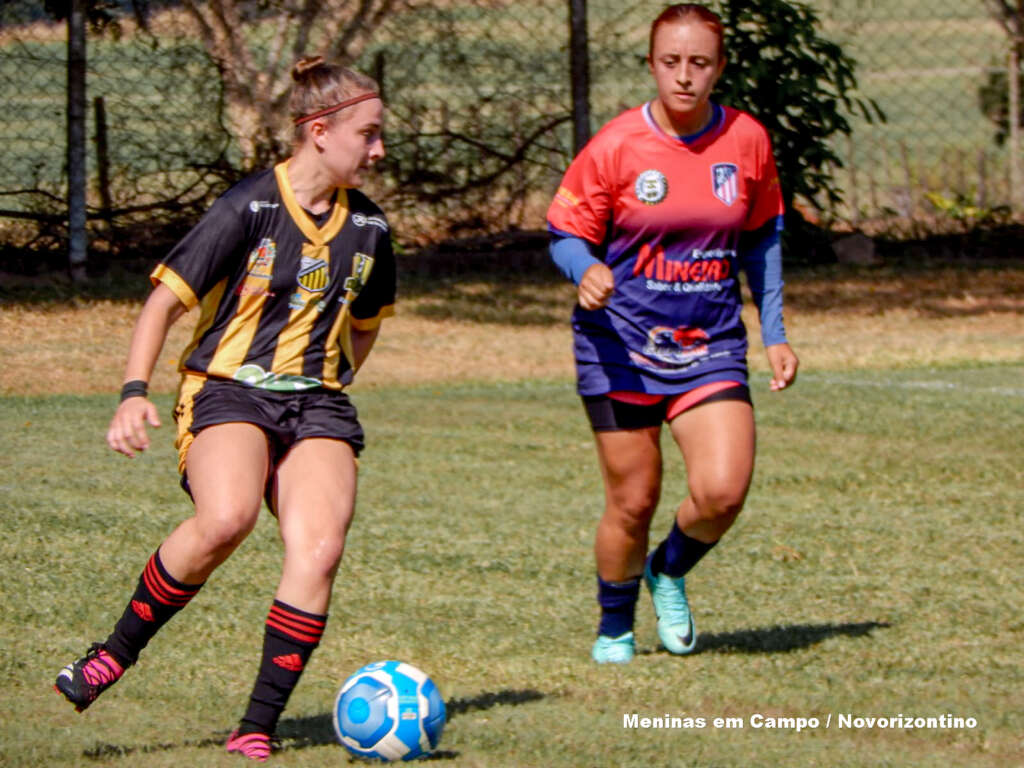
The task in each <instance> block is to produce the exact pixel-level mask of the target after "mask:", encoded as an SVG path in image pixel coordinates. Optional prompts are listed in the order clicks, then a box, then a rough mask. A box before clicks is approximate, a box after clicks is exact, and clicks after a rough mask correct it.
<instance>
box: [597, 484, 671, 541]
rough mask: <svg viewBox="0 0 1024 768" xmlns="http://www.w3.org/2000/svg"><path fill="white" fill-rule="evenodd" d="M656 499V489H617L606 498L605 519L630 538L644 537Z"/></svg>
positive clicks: (657, 494)
mask: <svg viewBox="0 0 1024 768" xmlns="http://www.w3.org/2000/svg"><path fill="white" fill-rule="evenodd" d="M658 498H659V493H658V489H657V488H632V489H619V490H618V491H616V492H614V493H611V494H609V496H608V500H607V508H606V510H605V519H606V521H607V522H610V523H611V524H612V525H614V526H615V527H616V528H618V529H619V530H621V531H622V532H623V533H625V534H626V535H627V536H629V537H630V538H637V537H643V536H646V535H647V531H648V529H649V528H650V524H651V518H652V517H653V516H654V511H655V509H657V507H658Z"/></svg>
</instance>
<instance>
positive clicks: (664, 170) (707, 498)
mask: <svg viewBox="0 0 1024 768" xmlns="http://www.w3.org/2000/svg"><path fill="white" fill-rule="evenodd" d="M648 65H649V68H650V71H651V74H652V75H653V77H654V82H655V84H656V86H657V92H658V93H657V97H656V98H655V99H653V100H652V101H650V102H648V103H646V104H644V105H643V106H640V107H636V108H634V109H631V110H629V111H627V112H625V113H623V114H621V115H619V116H618V117H616V118H615V119H613V120H612V121H611V122H610V123H608V124H607V125H606V126H605V127H604V128H603V129H602V130H601V131H600V132H598V133H597V135H595V136H594V138H593V139H592V140H591V141H590V142H589V143H588V144H587V146H586V147H585V148H584V149H583V150H582V151H581V152H580V154H579V156H577V157H576V159H575V160H574V161H573V162H572V164H571V165H570V167H569V169H568V171H566V174H565V177H564V178H563V180H562V184H561V186H560V187H559V189H558V192H557V194H556V195H555V198H554V201H553V202H552V204H551V207H550V209H549V211H548V225H549V228H550V230H551V233H552V244H551V252H552V257H553V259H554V261H555V263H556V264H557V265H558V266H559V268H560V269H561V270H562V271H563V272H564V273H565V275H566V276H567V277H569V278H570V279H572V280H573V281H574V282H575V283H576V284H577V285H578V290H577V296H578V302H579V303H578V306H577V307H576V309H575V311H574V314H573V335H574V341H575V356H576V368H577V375H578V390H579V393H580V395H581V396H582V398H583V404H584V407H585V410H586V412H587V415H588V416H589V419H590V423H591V426H592V428H593V430H594V437H595V440H596V442H597V452H598V459H599V462H600V466H601V474H602V476H603V478H604V485H605V511H604V514H603V516H602V518H601V521H600V523H599V525H598V529H597V536H596V540H595V545H594V552H595V555H596V560H597V575H598V603H599V604H600V606H601V619H600V625H599V628H598V637H597V640H596V642H595V643H594V646H593V650H592V656H593V658H594V659H595V660H596V661H597V662H599V663H603V662H619V663H622V662H628V661H630V660H631V659H632V658H633V655H634V653H635V641H634V638H633V617H634V612H635V606H636V601H637V598H638V595H639V590H640V578H641V575H642V576H643V579H644V582H645V584H646V586H647V588H648V589H649V590H650V593H651V597H652V599H653V602H654V608H655V613H656V614H657V617H658V636H659V638H660V639H661V642H662V644H663V645H664V647H665V648H666V649H667V650H668V651H670V652H671V653H677V654H684V653H689V652H691V651H693V649H694V648H695V647H696V641H697V633H696V630H695V629H694V625H693V619H692V617H691V615H690V609H689V605H688V603H687V600H686V592H685V586H684V578H683V577H684V575H685V574H686V573H687V572H688V571H689V570H690V569H691V568H693V566H694V565H696V563H697V561H698V560H700V558H701V557H703V556H704V555H705V554H706V553H707V552H708V550H710V549H711V548H712V547H713V546H714V545H715V544H716V543H717V542H718V540H719V539H720V538H721V537H722V535H723V534H724V533H725V532H726V531H727V530H728V528H729V526H730V525H732V523H733V521H734V520H735V519H736V516H737V515H738V514H739V512H740V509H741V508H742V506H743V501H744V498H745V497H746V493H747V488H748V486H749V484H750V479H751V475H752V472H753V466H754V418H753V410H752V406H751V401H750V394H749V390H748V388H747V366H746V351H747V341H746V331H745V329H744V327H743V323H742V322H741V320H740V309H741V301H742V300H741V296H740V282H739V274H738V268H739V267H741V266H742V267H743V269H744V270H745V271H746V273H747V277H748V281H749V283H750V288H751V292H752V294H753V297H754V301H755V303H756V304H757V307H758V309H759V311H760V319H761V334H762V338H763V340H764V344H765V347H766V349H767V353H768V361H769V363H770V365H771V369H772V379H771V389H772V390H781V389H783V388H785V387H787V386H788V385H790V384H791V383H792V382H793V381H794V378H795V376H796V370H797V365H798V362H797V358H796V355H795V354H794V353H793V351H792V350H791V349H790V347H789V345H788V344H787V343H786V335H785V330H784V328H783V324H782V275H781V253H780V248H779V234H780V229H781V222H782V213H783V208H782V198H781V195H780V193H779V181H778V177H777V174H776V170H775V163H774V161H773V159H772V151H771V146H770V143H769V139H768V135H767V133H766V131H765V129H764V128H763V127H762V126H761V125H760V124H759V123H758V122H757V121H756V120H754V118H752V117H751V116H750V115H748V114H745V113H743V112H740V111H738V110H735V109H731V108H729V107H724V106H721V105H719V104H716V103H715V102H713V101H711V99H710V96H711V91H712V88H713V87H714V85H715V82H716V81H717V80H718V78H719V76H720V75H721V74H722V70H723V68H724V67H725V51H724V50H723V40H722V22H721V20H720V18H719V17H718V16H717V15H715V14H714V13H712V12H711V11H709V10H708V9H707V8H705V7H704V6H702V5H699V4H695V3H684V4H677V5H672V6H669V7H668V8H666V9H665V10H664V11H663V12H662V13H661V14H660V15H659V16H658V17H657V18H656V19H655V20H654V23H653V24H652V26H651V33H650V48H649V52H648ZM662 422H667V423H668V425H669V429H670V431H671V433H672V437H673V438H674V440H675V442H676V444H677V445H678V446H679V448H680V450H681V451H682V455H683V458H684V460H685V462H686V469H687V479H688V483H689V495H688V496H687V497H686V499H685V500H684V501H683V503H682V504H681V505H680V506H679V509H678V511H677V512H676V516H675V521H674V523H673V526H672V529H671V530H670V531H669V534H668V537H667V538H666V539H665V540H664V541H662V542H661V543H660V544H659V545H658V547H657V548H656V549H655V550H654V551H653V552H652V553H651V554H650V556H648V555H647V542H648V533H649V529H650V522H651V518H652V516H653V515H654V511H655V508H656V507H657V504H658V500H659V496H660V492H661V480H662V463H661V450H660V447H659V439H660V434H661V424H662Z"/></svg>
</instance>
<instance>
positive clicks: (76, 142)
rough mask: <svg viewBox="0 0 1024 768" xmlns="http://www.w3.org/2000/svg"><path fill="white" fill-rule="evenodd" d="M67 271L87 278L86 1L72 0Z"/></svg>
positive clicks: (74, 277) (78, 279)
mask: <svg viewBox="0 0 1024 768" xmlns="http://www.w3.org/2000/svg"><path fill="white" fill-rule="evenodd" d="M67 88H68V108H67V120H68V134H67V141H68V146H67V158H68V270H69V272H70V273H71V280H72V281H73V282H76V283H79V282H82V281H83V280H85V262H86V252H87V248H88V240H87V236H86V231H85V115H86V104H85V0H71V9H70V13H69V14H68V84H67Z"/></svg>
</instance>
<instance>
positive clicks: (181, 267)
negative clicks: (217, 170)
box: [150, 163, 395, 391]
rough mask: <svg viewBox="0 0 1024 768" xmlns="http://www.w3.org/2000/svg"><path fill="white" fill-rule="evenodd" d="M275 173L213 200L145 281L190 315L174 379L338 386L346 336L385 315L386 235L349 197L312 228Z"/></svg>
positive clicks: (348, 355)
mask: <svg viewBox="0 0 1024 768" xmlns="http://www.w3.org/2000/svg"><path fill="white" fill-rule="evenodd" d="M286 165H287V163H281V164H280V165H278V166H276V167H275V168H274V169H272V170H267V171H263V172H260V173H257V174H254V175H253V176H250V177H248V178H246V179H244V180H242V181H241V182H239V183H238V184H237V185H236V186H234V187H232V188H231V189H230V190H228V192H226V193H225V194H224V195H223V196H222V197H220V198H218V200H217V201H216V202H215V203H214V204H213V205H212V206H211V208H210V210H209V211H208V212H207V214H206V215H205V216H204V217H203V218H202V220H201V221H200V222H199V223H198V224H197V225H196V226H195V228H194V229H192V231H191V232H189V234H188V235H186V236H185V237H184V238H183V239H182V241H181V242H180V243H178V245H177V246H175V247H174V248H173V249H172V250H171V252H170V253H169V254H168V255H167V257H166V258H165V259H164V260H163V261H162V262H161V263H160V264H159V265H158V266H157V268H156V269H155V270H154V271H153V273H152V275H151V276H150V279H151V280H152V281H153V284H154V285H156V284H157V283H163V284H164V285H166V286H167V287H168V288H170V289H171V290H172V291H174V293H175V295H177V297H178V298H179V299H180V300H181V301H182V303H183V304H185V306H186V307H188V308H189V309H191V308H193V307H195V306H197V305H198V306H199V307H200V317H199V321H198V325H197V327H196V331H195V335H194V336H193V338H192V341H191V343H190V344H189V346H188V347H187V348H186V350H185V352H184V353H183V354H182V356H181V361H182V362H181V369H182V370H183V371H194V372H198V373H204V374H206V375H208V376H217V377H221V378H225V379H234V380H236V381H241V382H244V383H246V384H249V385H251V386H255V387H262V388H264V389H273V390H286V391H296V390H304V389H311V388H314V387H326V388H328V389H341V388H342V387H343V386H345V385H346V384H348V383H349V382H350V381H351V380H352V373H353V371H352V359H353V356H352V351H351V337H350V329H351V328H353V327H354V328H356V329H359V330H370V329H373V328H376V327H377V325H378V324H379V323H380V321H381V319H382V318H384V317H387V316H389V315H391V314H393V312H394V301H395V259H394V254H393V252H392V248H391V237H390V230H389V228H388V223H387V220H386V219H385V217H384V215H383V213H382V212H381V210H380V208H378V207H377V206H376V205H375V204H374V203H373V202H372V201H371V200H370V199H369V198H367V197H366V196H365V195H363V194H362V193H361V192H359V191H357V190H345V189H338V190H337V193H336V197H335V202H334V206H333V209H332V210H331V212H330V214H329V216H327V217H326V220H325V221H323V222H322V224H321V223H318V222H316V221H314V218H313V217H312V215H311V214H310V213H309V212H307V211H306V210H304V209H303V208H302V207H301V206H300V205H299V203H298V201H297V200H296V199H295V194H294V193H293V191H292V189H291V186H290V185H289V183H288V176H287V174H286V172H285V169H286Z"/></svg>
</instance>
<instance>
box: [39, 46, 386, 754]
mask: <svg viewBox="0 0 1024 768" xmlns="http://www.w3.org/2000/svg"><path fill="white" fill-rule="evenodd" d="M292 77H293V79H294V81H295V83H294V87H293V90H292V94H291V104H290V109H291V113H292V118H293V121H294V124H295V128H294V130H295V134H294V140H295V149H294V152H293V153H292V155H291V157H290V158H288V159H287V160H286V161H284V162H282V163H280V164H278V165H277V166H275V167H274V168H273V169H268V170H265V171H261V172H259V173H256V174H254V175H252V176H250V177H249V178H247V179H244V180H243V181H241V182H240V183H239V184H237V185H236V186H234V187H233V188H232V189H230V190H228V192H226V193H225V194H224V195H223V196H222V197H220V198H219V199H218V200H217V201H216V202H215V203H214V204H213V206H212V207H211V209H210V210H209V211H208V212H207V214H206V216H204V217H203V219H202V220H201V221H200V222H199V223H198V224H197V225H196V226H195V227H194V228H193V229H192V231H191V232H189V234H188V235H186V237H185V238H184V239H183V240H182V241H181V242H180V243H179V244H178V245H177V246H176V247H175V248H174V249H173V250H172V251H171V252H170V253H169V254H168V255H167V256H166V258H164V260H163V261H162V262H161V263H160V264H159V265H158V266H157V268H156V269H155V270H154V271H153V273H152V275H151V280H152V282H153V285H154V289H153V292H152V293H151V294H150V296H149V298H148V299H147V301H146V304H145V306H144V307H143V309H142V312H141V314H140V316H139V319H138V321H137V322H136V325H135V331H134V333H133V335H132V342H131V346H130V349H129V352H128V361H127V364H126V366H125V384H124V387H123V388H122V391H121V403H120V405H119V406H118V409H117V412H116V413H115V415H114V417H113V419H112V421H111V423H110V428H109V429H108V432H107V443H108V444H109V446H110V447H111V448H113V449H114V450H116V451H119V452H120V453H123V454H125V455H127V456H129V457H131V456H132V455H134V452H136V451H142V450H145V449H146V448H147V447H148V446H149V438H148V436H147V434H146V423H147V422H148V423H149V424H151V425H152V426H159V418H158V416H157V411H156V408H155V406H154V405H153V404H152V403H151V402H150V401H149V399H148V397H147V381H148V380H149V377H150V375H151V374H152V371H153V366H154V364H155V363H156V360H157V358H158V356H159V353H160V350H161V348H162V347H163V344H164V341H165V340H166V337H167V332H168V329H169V327H170V325H171V324H172V323H174V322H175V321H176V320H177V319H178V318H180V317H181V316H182V315H183V314H184V313H185V312H186V311H187V310H189V309H192V308H193V307H196V308H198V309H199V319H198V323H197V327H196V331H195V334H194V337H193V340H192V342H191V343H190V344H189V346H188V348H187V349H186V350H185V352H184V353H183V354H182V355H181V360H182V364H181V370H182V382H181V386H180V388H179V393H178V402H177V406H176V408H175V411H174V417H175V422H176V423H177V428H178V438H177V447H178V451H179V469H180V471H181V472H182V485H183V487H184V488H185V489H186V490H187V491H188V493H189V495H190V496H191V497H192V501H193V502H194V504H195V513H194V515H193V516H191V517H189V518H187V519H186V520H184V521H183V522H182V523H181V524H180V525H178V526H177V527H176V528H175V529H174V530H173V531H172V532H171V533H170V534H169V535H168V536H167V538H165V539H164V540H163V542H161V544H160V546H159V547H158V548H157V550H156V551H155V552H154V553H153V554H152V556H151V557H150V559H149V561H148V562H147V564H146V566H145V567H144V568H143V571H142V574H141V576H140V578H139V581H138V584H137V586H136V589H135V592H134V593H133V594H132V596H131V598H130V599H129V600H128V603H127V605H126V606H125V608H124V612H123V614H122V615H121V617H120V619H119V620H118V621H117V622H116V624H115V626H114V629H113V631H112V632H111V633H110V635H109V636H108V638H107V639H106V640H105V641H104V642H102V643H97V644H95V645H94V646H93V647H92V648H91V649H90V651H89V652H88V653H87V654H86V655H85V656H84V657H82V658H80V659H78V660H77V661H75V662H73V663H71V664H68V665H67V666H66V667H65V668H64V669H63V670H61V672H60V674H59V675H58V676H57V680H56V688H57V690H58V691H60V692H61V693H62V694H63V695H64V696H65V697H66V698H67V699H68V700H69V701H70V702H71V703H72V704H74V705H75V706H76V708H77V709H78V710H79V711H81V710H83V709H85V708H86V707H88V706H90V705H91V704H92V702H93V701H94V700H95V699H96V697H97V696H99V695H100V694H101V693H103V691H105V690H106V689H107V688H109V687H110V686H111V685H113V684H114V683H115V682H117V680H118V679H120V677H121V676H122V675H123V674H124V672H125V671H126V670H127V669H128V668H129V667H131V666H132V665H133V664H135V662H136V661H137V660H138V658H139V654H140V653H141V652H142V651H143V649H144V648H145V647H146V645H147V644H148V643H149V641H150V640H151V639H152V638H153V637H154V636H155V635H156V633H157V632H158V631H159V630H160V628H161V627H163V626H164V625H165V624H166V623H167V622H168V621H169V620H170V619H171V618H172V617H173V616H174V615H175V614H177V613H178V612H179V611H181V610H182V609H183V608H184V607H185V606H186V605H187V604H188V603H189V602H190V601H191V600H192V599H193V598H194V597H195V596H196V594H197V593H198V592H199V591H200V588H201V587H202V586H203V584H204V583H205V582H206V580H207V578H208V577H209V576H210V575H211V574H212V573H213V571H214V570H215V569H216V568H217V567H218V566H219V565H220V564H221V563H222V562H224V560H226V559H227V558H228V557H229V556H230V555H231V553H232V552H233V551H234V550H235V548H236V547H238V545H239V544H241V543H242V541H243V540H244V539H245V537H246V536H247V535H248V534H249V533H250V531H252V529H253V527H254V526H255V524H256V520H257V517H258V515H259V512H260V508H261V499H262V498H264V497H265V498H266V500H267V503H268V505H269V507H270V509H271V511H272V512H273V513H274V515H275V516H276V517H277V522H278V525H279V528H280V532H281V539H282V541H283V543H284V563H283V566H282V573H281V578H280V581H279V583H278V586H277V590H276V592H275V594H274V599H273V601H272V603H271V605H270V609H269V613H268V615H267V619H266V623H265V626H264V637H263V655H262V658H261V661H260V665H259V668H258V671H257V674H256V682H255V684H254V686H253V689H252V694H251V696H250V699H249V704H248V708H247V709H246V712H245V714H244V715H243V716H242V718H241V722H240V723H239V726H238V728H237V729H236V730H235V731H234V732H233V733H232V734H231V736H230V737H229V738H228V742H227V750H228V751H229V752H234V753H238V754H240V755H242V756H244V757H246V758H249V759H252V760H256V761H259V762H263V761H265V760H266V759H267V757H268V756H269V754H270V751H271V739H272V736H273V734H274V730H275V727H276V725H277V722H278V719H279V717H280V715H281V712H282V711H283V710H284V707H285V705H286V703H287V701H288V698H289V696H290V694H291V692H292V690H293V689H294V688H295V686H296V684H297V683H298V681H299V678H300V676H301V674H302V671H303V669H304V668H305V666H306V665H307V664H308V662H309V659H310V656H311V655H312V653H313V651H314V650H315V649H316V647H317V646H318V644H319V643H320V639H321V637H322V635H323V633H324V629H325V627H326V624H327V607H328V604H329V601H330V596H331V590H332V587H333V583H334V577H335V574H336V573H337V569H338V566H339V564H340V561H341V557H342V552H343V550H344V547H345V539H346V534H347V531H348V527H349V524H350V523H351V520H352V516H353V514H354V507H355V497H356V467H357V464H356V457H357V456H358V455H359V452H360V450H361V448H362V446H363V431H362V427H361V426H360V424H359V420H358V417H357V414H356V410H355V407H354V406H353V405H352V403H351V402H350V400H349V398H348V395H347V394H346V393H345V392H343V391H342V389H343V388H344V387H345V385H347V384H348V383H349V382H351V380H352V377H353V375H354V373H355V371H356V370H357V369H358V368H359V366H360V364H361V363H362V362H363V361H364V360H365V359H366V357H367V355H368V354H369V352H370V349H371V347H372V346H373V343H374V340H375V339H376V336H377V333H378V330H379V327H380V322H381V320H382V319H383V318H384V317H387V316H388V315H390V314H392V311H393V310H392V307H393V304H394V298H395V263H394V254H393V251H392V247H391V239H390V238H391V233H390V229H389V227H388V223H387V220H386V219H385V217H384V215H383V213H382V212H381V210H380V209H379V208H378V207H377V206H376V205H375V204H374V203H373V202H371V201H370V200H369V199H368V198H367V197H365V196H364V195H362V194H361V193H360V192H358V191H357V190H356V189H355V187H358V186H360V184H362V182H363V179H364V176H365V174H366V172H367V171H368V170H369V169H370V168H371V167H372V166H373V165H374V164H375V163H376V162H377V161H378V160H380V159H381V158H382V157H383V156H384V145H383V143H382V141H381V122H382V116H383V104H382V102H381V98H380V95H379V88H378V86H377V84H376V83H375V82H374V81H373V80H372V79H370V78H368V77H365V76H364V75H361V74H359V73H357V72H353V71H352V70H349V69H346V68H344V67H341V66H338V65H334V64H329V63H327V62H325V61H324V60H323V59H322V58H321V57H312V58H304V59H301V60H300V61H299V62H298V63H297V64H296V65H295V67H294V68H293V70H292Z"/></svg>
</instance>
